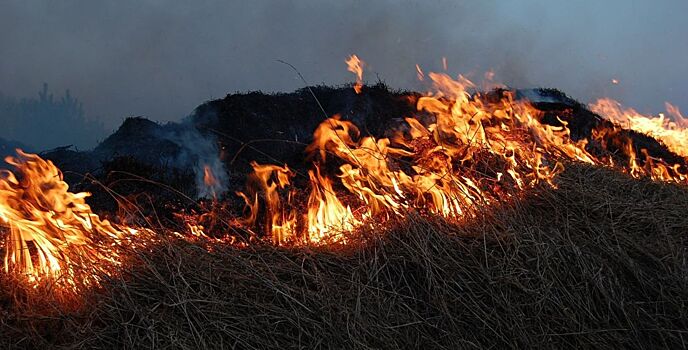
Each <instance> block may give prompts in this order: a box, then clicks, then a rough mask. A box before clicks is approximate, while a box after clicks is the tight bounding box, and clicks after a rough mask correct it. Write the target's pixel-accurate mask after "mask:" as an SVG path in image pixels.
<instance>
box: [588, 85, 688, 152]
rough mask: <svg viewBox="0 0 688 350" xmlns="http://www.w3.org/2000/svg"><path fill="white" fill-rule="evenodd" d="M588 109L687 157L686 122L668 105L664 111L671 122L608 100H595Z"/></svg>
mask: <svg viewBox="0 0 688 350" xmlns="http://www.w3.org/2000/svg"><path fill="white" fill-rule="evenodd" d="M590 109H591V110H592V111H593V112H595V113H597V114H599V115H601V116H604V117H605V118H607V119H609V120H611V121H613V122H615V123H618V124H620V125H621V126H625V127H627V128H629V129H631V130H635V131H638V132H640V133H643V134H647V135H649V136H652V137H654V138H655V139H657V140H660V141H662V143H664V144H665V145H666V146H667V147H668V148H669V149H670V150H671V151H672V152H674V153H676V154H678V155H680V156H683V157H688V122H687V121H686V118H685V117H683V115H681V112H680V111H679V109H678V108H677V107H675V106H673V105H671V104H670V103H666V109H667V112H668V114H669V115H670V116H671V117H672V118H673V120H671V119H669V118H667V117H666V116H665V115H664V114H663V113H660V114H659V115H658V116H656V117H654V116H648V115H643V114H640V113H638V112H637V111H635V110H634V109H632V108H628V109H624V108H623V107H622V106H621V103H619V102H617V101H615V100H612V99H609V98H604V99H599V100H597V102H595V103H593V104H592V105H591V106H590Z"/></svg>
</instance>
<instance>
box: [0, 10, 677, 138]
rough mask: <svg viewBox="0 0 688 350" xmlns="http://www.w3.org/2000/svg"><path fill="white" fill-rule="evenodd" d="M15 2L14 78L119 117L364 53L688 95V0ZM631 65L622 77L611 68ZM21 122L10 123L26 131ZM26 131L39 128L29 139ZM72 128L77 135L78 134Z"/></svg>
mask: <svg viewBox="0 0 688 350" xmlns="http://www.w3.org/2000/svg"><path fill="white" fill-rule="evenodd" d="M2 7H3V8H2V9H1V10H0V43H1V44H0V45H1V47H2V52H3V54H2V55H0V77H2V79H0V91H3V92H5V93H11V94H12V95H13V96H30V95H32V94H33V92H34V90H35V89H36V87H37V86H40V84H41V83H42V82H43V81H46V82H48V83H49V84H51V86H53V87H54V88H55V89H56V90H58V91H63V90H65V89H67V88H69V89H71V90H72V93H73V94H74V95H75V96H79V98H80V99H81V100H82V101H83V103H84V105H85V106H86V108H87V109H88V110H89V111H91V112H92V114H95V115H98V116H101V117H100V118H101V119H100V120H101V121H102V122H103V123H105V126H106V127H108V128H114V127H116V126H117V124H119V123H120V122H121V120H122V118H123V117H126V116H130V115H145V116H147V117H149V118H151V119H155V120H160V121H168V120H179V119H180V117H181V116H184V115H187V114H188V113H189V112H190V111H192V110H193V108H194V107H195V106H197V105H198V104H200V103H201V102H203V101H205V100H208V99H212V98H219V97H222V96H224V95H225V94H226V93H228V92H233V91H237V90H242V91H246V90H262V91H291V90H294V89H296V88H299V87H301V85H302V83H301V81H300V80H299V79H298V78H297V77H296V76H295V75H294V74H293V72H292V71H291V70H290V69H289V68H288V67H286V66H284V65H282V64H279V63H277V62H276V59H283V60H285V61H288V62H290V63H292V64H294V65H295V66H296V67H298V68H299V70H300V71H301V72H302V73H303V74H304V76H305V77H306V78H307V79H308V80H309V81H310V82H311V83H326V84H339V83H343V82H350V81H352V80H353V76H352V75H351V74H350V73H349V72H347V71H346V67H345V65H344V62H343V60H344V59H345V58H346V57H348V56H349V55H350V54H352V53H356V54H358V55H359V57H361V58H362V59H363V60H365V61H366V62H367V66H368V67H369V68H370V70H369V71H367V72H366V73H365V75H364V79H366V80H368V81H374V80H376V79H377V78H378V77H379V78H380V79H383V80H385V81H386V82H387V83H388V84H389V85H391V86H393V87H397V88H412V89H424V88H425V87H424V86H423V85H420V84H418V83H417V82H416V79H415V69H414V66H415V64H416V63H418V64H420V65H421V67H422V68H423V69H424V70H425V71H431V70H441V67H442V66H441V58H442V57H447V61H448V64H449V72H450V73H451V74H453V75H455V74H458V73H462V74H467V75H468V76H469V77H473V78H478V77H480V76H481V75H482V73H483V72H484V71H486V70H488V69H493V70H494V72H495V73H496V77H495V79H496V80H498V81H502V82H504V83H506V84H508V85H511V86H514V87H533V86H546V87H556V88H560V89H561V90H563V91H565V92H566V93H568V94H569V95H571V96H573V97H575V98H578V99H580V100H582V101H583V102H587V101H590V100H594V99H596V98H597V97H601V96H610V97H613V98H617V99H621V100H622V101H623V102H625V103H626V104H628V105H630V106H632V107H635V108H636V109H638V110H639V111H641V112H652V111H655V112H656V111H659V110H661V109H662V106H663V103H664V101H665V100H666V101H670V102H673V103H675V104H677V105H679V107H683V109H687V108H688V97H686V95H685V93H684V92H685V91H687V90H688V65H685V64H684V62H683V60H684V57H685V56H686V54H687V53H688V41H687V40H685V34H686V33H687V32H688V31H687V30H686V29H687V26H688V24H687V22H686V21H685V20H684V18H683V16H684V14H685V13H688V2H686V1H682V0H668V1H662V2H661V3H653V2H629V1H604V2H601V1H593V0H584V1H576V2H570V1H569V2H564V1H559V2H552V1H544V0H530V1H515V0H506V1H489V0H488V1H456V0H451V1H449V0H447V1H420V0H418V1H408V0H406V1H404V0H402V1H392V0H381V1H375V2H371V1H360V0H345V1H298V2H296V1H280V0H265V1H218V0H208V1H202V2H198V1H194V2H191V1H180V0H179V1H155V0H148V1H138V0H122V1H116V2H94V1H88V0H67V1H59V2H57V1H11V2H5V3H4V4H3V5H2ZM612 79H618V80H619V81H620V83H619V84H618V85H614V84H611V80H612ZM12 136H13V135H6V137H8V138H14V137H12ZM18 141H23V140H21V139H19V140H18ZM65 143H67V144H69V143H73V141H72V140H65Z"/></svg>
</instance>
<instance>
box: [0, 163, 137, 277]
mask: <svg viewBox="0 0 688 350" xmlns="http://www.w3.org/2000/svg"><path fill="white" fill-rule="evenodd" d="M18 155H19V156H18V157H16V158H15V157H7V158H6V159H5V161H6V162H7V163H9V164H11V165H13V166H14V167H15V168H16V169H17V170H16V171H17V174H16V175H15V174H14V173H12V172H10V171H8V170H3V171H2V172H1V173H0V217H1V218H2V220H1V221H0V226H2V227H4V228H5V229H7V230H8V231H9V233H8V235H7V236H6V238H5V259H4V269H5V272H9V271H10V270H11V271H16V272H17V273H18V274H20V275H24V276H26V277H27V279H28V280H29V281H37V280H40V279H44V278H52V279H55V280H58V279H59V280H61V281H63V282H65V283H66V284H67V285H71V286H76V285H77V284H86V285H88V284H92V283H93V282H97V275H96V274H93V273H89V272H86V271H83V270H81V268H85V269H92V270H95V273H107V272H108V271H109V270H110V269H112V268H113V267H115V266H118V265H119V264H120V263H121V260H120V257H119V255H118V254H117V252H116V251H115V250H114V249H112V247H113V245H116V244H117V242H118V241H119V240H120V239H121V238H122V237H123V236H125V235H130V234H132V233H136V231H135V230H128V229H122V228H118V227H116V226H114V225H112V224H110V223H109V222H108V221H107V220H101V219H100V218H99V217H98V215H96V214H94V213H93V212H92V211H91V208H90V207H89V206H88V204H86V201H85V199H86V197H87V196H89V194H88V193H83V192H82V193H71V192H69V188H68V185H67V183H65V182H64V181H63V180H62V173H61V172H60V171H59V169H57V167H55V165H54V164H53V163H52V162H50V161H45V160H43V159H41V158H40V157H38V156H37V155H35V154H27V153H24V152H21V151H18Z"/></svg>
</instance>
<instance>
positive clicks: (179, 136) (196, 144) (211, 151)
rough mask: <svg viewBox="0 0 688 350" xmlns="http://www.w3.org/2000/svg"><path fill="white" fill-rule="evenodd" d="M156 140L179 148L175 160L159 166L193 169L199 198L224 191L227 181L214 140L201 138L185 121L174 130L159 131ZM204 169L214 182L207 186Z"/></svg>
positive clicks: (169, 160) (164, 161)
mask: <svg viewBox="0 0 688 350" xmlns="http://www.w3.org/2000/svg"><path fill="white" fill-rule="evenodd" d="M156 136H158V137H159V138H161V139H165V140H168V141H171V142H173V143H175V144H176V145H177V146H179V148H180V152H179V153H178V154H177V155H176V156H175V157H174V158H172V159H165V160H162V162H163V163H166V164H169V165H171V166H174V167H177V168H181V169H193V171H194V175H195V178H196V194H197V197H198V198H212V197H215V196H217V195H220V194H222V193H224V192H225V191H226V190H227V185H228V181H229V179H228V176H227V171H226V170H225V167H224V164H223V163H222V161H221V160H220V151H219V148H218V146H217V142H216V139H215V137H214V136H208V135H202V134H201V133H200V132H199V131H198V130H197V129H196V128H195V127H194V126H193V125H192V124H191V123H190V122H188V121H186V122H183V123H182V124H181V125H180V127H178V128H175V129H174V130H169V129H160V130H159V131H158V132H157V135H156ZM206 167H207V168H208V169H210V171H211V173H212V176H213V177H214V179H215V181H214V182H212V183H210V184H206V183H205V169H206Z"/></svg>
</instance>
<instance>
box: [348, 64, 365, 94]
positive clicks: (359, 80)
mask: <svg viewBox="0 0 688 350" xmlns="http://www.w3.org/2000/svg"><path fill="white" fill-rule="evenodd" d="M364 65H365V62H363V61H361V60H360V59H359V58H358V56H356V55H351V57H349V59H347V60H346V66H347V69H348V70H349V72H351V73H354V74H356V83H355V84H354V90H355V91H356V93H357V94H360V93H361V91H362V89H363V66H364Z"/></svg>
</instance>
